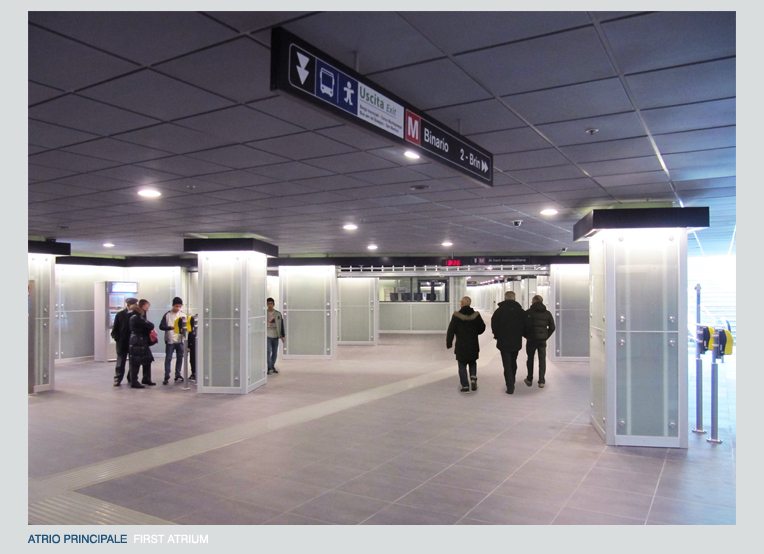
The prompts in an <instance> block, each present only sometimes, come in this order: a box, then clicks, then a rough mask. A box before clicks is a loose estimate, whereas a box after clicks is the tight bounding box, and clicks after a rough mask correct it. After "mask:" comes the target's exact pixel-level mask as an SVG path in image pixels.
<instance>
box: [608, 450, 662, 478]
mask: <svg viewBox="0 0 764 554" xmlns="http://www.w3.org/2000/svg"><path fill="white" fill-rule="evenodd" d="M663 464H664V461H663V460H659V459H655V458H647V457H644V456H624V455H622V454H610V453H608V452H603V453H602V456H600V458H599V459H598V460H597V462H596V463H595V464H594V467H601V468H604V469H617V470H620V471H631V472H634V473H646V474H648V475H660V474H661V471H662V470H663Z"/></svg>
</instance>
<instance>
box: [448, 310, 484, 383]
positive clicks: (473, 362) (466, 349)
mask: <svg viewBox="0 0 764 554" xmlns="http://www.w3.org/2000/svg"><path fill="white" fill-rule="evenodd" d="M471 303H472V300H471V299H470V297H469V296H465V297H464V298H462V299H461V302H460V303H459V305H460V306H461V309H460V310H459V311H458V312H454V315H453V316H451V323H450V324H449V325H448V332H447V334H446V348H451V345H452V344H453V343H454V336H455V337H456V348H454V354H456V361H457V362H458V363H459V380H460V381H461V383H462V392H467V393H468V392H470V386H469V382H468V381H467V366H469V370H470V381H471V382H472V390H477V359H478V355H479V353H480V344H479V343H478V335H481V334H482V333H483V331H485V323H484V322H483V318H482V317H480V313H479V312H476V311H475V310H473V309H472V308H470V304H471Z"/></svg>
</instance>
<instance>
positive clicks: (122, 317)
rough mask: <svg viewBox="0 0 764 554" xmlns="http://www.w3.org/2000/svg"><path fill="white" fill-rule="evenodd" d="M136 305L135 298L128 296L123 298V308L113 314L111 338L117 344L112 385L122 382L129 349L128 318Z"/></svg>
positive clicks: (128, 376)
mask: <svg viewBox="0 0 764 554" xmlns="http://www.w3.org/2000/svg"><path fill="white" fill-rule="evenodd" d="M137 305H138V299H137V298H132V297H131V298H128V299H127V300H125V306H127V307H126V308H125V309H124V310H122V311H120V312H117V315H115V316H114V326H113V327H112V328H111V338H113V339H114V342H115V343H116V345H117V366H116V368H115V369H114V386H115V387H118V386H120V385H121V384H122V379H123V378H124V376H125V363H126V362H127V354H128V352H129V350H130V318H131V317H132V315H133V308H135V307H136V306H137ZM127 382H128V383H129V382H130V373H129V372H128V374H127Z"/></svg>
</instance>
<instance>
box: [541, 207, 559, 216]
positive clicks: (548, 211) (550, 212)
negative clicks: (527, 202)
mask: <svg viewBox="0 0 764 554" xmlns="http://www.w3.org/2000/svg"><path fill="white" fill-rule="evenodd" d="M556 214H557V210H555V209H554V208H547V209H546V210H541V215H556Z"/></svg>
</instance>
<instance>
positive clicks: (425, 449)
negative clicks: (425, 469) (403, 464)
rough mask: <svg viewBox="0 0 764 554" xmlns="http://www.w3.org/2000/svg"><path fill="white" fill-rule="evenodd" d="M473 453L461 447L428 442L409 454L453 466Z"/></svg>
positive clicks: (469, 449)
mask: <svg viewBox="0 0 764 554" xmlns="http://www.w3.org/2000/svg"><path fill="white" fill-rule="evenodd" d="M470 452H472V449H471V448H468V447H461V446H449V445H444V444H434V443H431V442H426V443H424V444H420V445H419V446H417V447H416V448H413V449H411V450H409V451H408V452H407V455H408V456H411V457H412V458H419V459H422V460H429V461H431V462H440V463H443V464H453V463H454V462H457V461H459V460H461V459H462V458H464V457H465V456H466V455H467V454H469V453H470Z"/></svg>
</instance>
